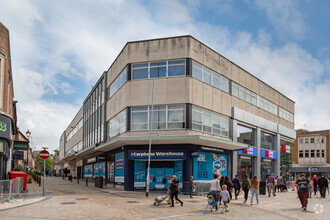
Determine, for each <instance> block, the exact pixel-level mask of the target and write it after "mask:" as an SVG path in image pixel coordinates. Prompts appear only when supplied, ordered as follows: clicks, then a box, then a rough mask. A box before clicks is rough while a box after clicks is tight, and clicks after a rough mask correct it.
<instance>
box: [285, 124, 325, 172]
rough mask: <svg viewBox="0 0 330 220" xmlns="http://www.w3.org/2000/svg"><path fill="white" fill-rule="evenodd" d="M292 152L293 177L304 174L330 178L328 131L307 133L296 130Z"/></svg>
mask: <svg viewBox="0 0 330 220" xmlns="http://www.w3.org/2000/svg"><path fill="white" fill-rule="evenodd" d="M296 132H297V138H296V140H295V141H294V146H293V152H292V162H293V163H292V168H291V172H292V173H293V174H294V175H298V174H299V173H306V174H309V175H313V174H316V175H318V176H320V175H321V174H322V173H325V174H326V175H327V176H328V177H329V176H330V130H322V131H307V130H303V129H301V130H296Z"/></svg>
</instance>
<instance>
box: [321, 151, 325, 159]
mask: <svg viewBox="0 0 330 220" xmlns="http://www.w3.org/2000/svg"><path fill="white" fill-rule="evenodd" d="M324 157H325V152H324V150H322V158H324Z"/></svg>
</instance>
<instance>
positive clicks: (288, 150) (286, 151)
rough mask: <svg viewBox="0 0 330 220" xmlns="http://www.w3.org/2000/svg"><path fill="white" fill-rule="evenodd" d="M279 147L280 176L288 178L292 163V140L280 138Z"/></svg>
mask: <svg viewBox="0 0 330 220" xmlns="http://www.w3.org/2000/svg"><path fill="white" fill-rule="evenodd" d="M281 147H282V151H281V157H280V158H281V176H282V177H283V178H286V179H287V180H289V179H290V168H291V164H292V142H289V141H285V140H281Z"/></svg>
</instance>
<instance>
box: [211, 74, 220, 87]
mask: <svg viewBox="0 0 330 220" xmlns="http://www.w3.org/2000/svg"><path fill="white" fill-rule="evenodd" d="M212 85H213V86H214V87H216V88H218V89H221V82H220V75H219V74H217V73H216V72H213V80H212Z"/></svg>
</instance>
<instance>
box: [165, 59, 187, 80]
mask: <svg viewBox="0 0 330 220" xmlns="http://www.w3.org/2000/svg"><path fill="white" fill-rule="evenodd" d="M185 74H186V61H185V60H172V61H168V76H184V75H185Z"/></svg>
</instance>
